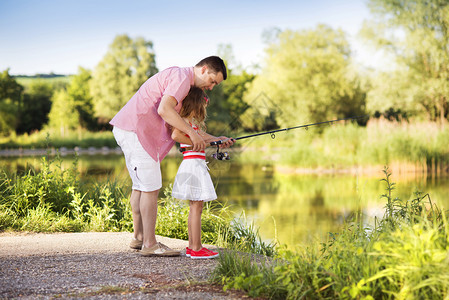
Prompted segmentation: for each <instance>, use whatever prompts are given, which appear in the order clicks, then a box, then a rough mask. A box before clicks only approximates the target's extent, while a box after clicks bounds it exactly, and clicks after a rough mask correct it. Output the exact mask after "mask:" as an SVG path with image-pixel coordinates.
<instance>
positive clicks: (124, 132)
mask: <svg viewBox="0 0 449 300" xmlns="http://www.w3.org/2000/svg"><path fill="white" fill-rule="evenodd" d="M226 77H227V72H226V66H225V64H224V62H223V60H222V59H221V58H219V57H217V56H209V57H207V58H205V59H203V60H201V61H200V62H199V63H197V64H196V65H195V66H194V67H187V68H179V67H172V68H168V69H165V70H163V71H161V72H159V73H157V74H155V75H154V76H152V77H150V78H149V79H148V80H147V81H146V82H145V83H144V84H143V85H142V86H141V87H140V88H139V90H138V91H137V92H136V94H135V95H134V96H133V97H132V98H131V99H130V100H129V101H128V103H127V104H126V105H125V106H124V107H123V108H122V109H121V110H120V111H119V112H118V113H117V115H116V116H115V117H114V118H113V119H112V120H111V122H110V124H111V125H113V126H114V129H113V133H114V137H115V139H116V140H117V143H118V145H119V146H120V148H121V149H122V151H123V153H124V155H125V160H126V166H127V168H128V171H129V175H130V177H131V180H132V182H133V186H132V192H131V199H130V201H131V208H132V215H133V225H134V238H133V240H132V241H131V244H130V247H131V248H133V249H141V251H140V253H141V254H142V255H143V256H178V255H180V252H179V251H175V250H173V249H170V248H169V247H167V246H165V245H163V244H161V243H158V242H157V241H156V235H155V227H156V218H157V199H158V194H159V189H160V188H161V187H162V176H161V170H160V161H161V160H162V159H164V157H165V156H166V155H167V153H168V152H169V151H170V149H171V148H172V146H173V145H174V143H175V142H174V141H173V140H172V138H171V133H172V127H174V128H177V129H179V130H180V131H182V132H184V133H186V134H187V135H188V136H189V138H190V140H191V144H192V145H193V150H194V151H202V150H204V149H205V147H206V142H205V141H204V140H203V138H202V137H201V136H200V135H198V133H196V132H195V130H193V129H192V127H191V126H190V125H189V124H187V123H186V122H185V121H184V120H183V119H182V118H181V117H180V116H179V111H180V109H181V106H182V100H183V99H184V98H185V96H186V95H187V93H188V92H189V90H190V87H191V86H195V87H199V88H201V89H203V90H205V89H207V90H212V88H213V87H214V86H216V85H218V84H220V83H221V82H222V81H223V80H225V79H226ZM217 140H224V141H225V142H224V144H223V146H224V147H228V146H230V145H232V144H233V141H232V140H230V139H227V138H226V137H217Z"/></svg>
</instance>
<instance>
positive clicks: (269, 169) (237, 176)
mask: <svg viewBox="0 0 449 300" xmlns="http://www.w3.org/2000/svg"><path fill="white" fill-rule="evenodd" d="M181 159H182V158H181V157H180V156H179V155H178V156H174V157H167V158H166V159H165V160H164V161H163V162H162V176H163V185H164V187H165V186H167V185H169V184H170V183H172V182H173V180H174V178H175V175H176V172H177V169H178V166H179V164H180V162H181ZM40 161H41V158H40V157H21V158H12V157H8V158H0V167H3V168H6V169H8V170H9V171H12V172H19V173H20V172H23V171H24V170H25V169H26V165H27V164H30V165H33V166H35V167H38V166H39V164H40ZM73 162H74V157H73V156H72V157H70V156H66V157H62V158H61V165H62V166H63V168H69V167H71V166H72V164H73ZM77 167H78V170H79V172H80V174H81V175H82V178H83V180H85V181H89V180H96V181H97V182H101V181H104V180H115V179H117V180H119V181H121V182H122V183H123V184H125V185H128V188H130V184H131V182H130V179H129V177H128V174H127V169H126V166H125V161H124V158H123V157H122V156H121V155H86V156H80V157H79V159H78V164H77ZM209 168H210V173H211V176H212V180H213V182H214V184H215V186H216V189H217V195H218V201H221V202H224V203H227V204H228V205H231V206H232V208H233V211H234V212H235V214H236V216H238V215H240V213H241V212H242V211H243V210H244V211H245V214H246V216H247V218H248V220H249V221H254V222H255V223H256V225H257V226H259V227H260V233H261V234H262V237H263V238H264V239H266V240H268V241H270V240H272V239H274V238H275V237H276V238H277V239H278V240H279V241H280V242H281V243H284V244H288V245H289V246H294V245H297V244H300V243H304V242H308V241H310V240H312V239H313V240H315V239H322V238H324V237H325V236H326V235H327V234H328V233H329V232H335V231H337V230H338V229H339V227H340V226H341V225H342V224H343V222H344V220H345V218H347V217H348V216H350V215H351V214H354V213H355V212H357V211H362V212H363V214H364V216H365V219H366V220H365V221H366V222H372V220H373V218H374V217H375V216H377V217H381V216H382V215H383V211H384V210H383V207H384V205H385V199H382V198H381V197H380V196H381V195H382V194H384V193H385V183H384V182H381V181H380V179H382V178H383V176H382V173H381V170H379V173H378V174H375V175H372V176H366V175H363V176H362V175H350V174H345V175H341V174H340V175H335V174H322V175H317V174H305V175H303V174H301V175H298V174H282V173H279V172H276V169H275V167H273V166H272V165H267V164H249V163H245V164H243V163H238V162H237V161H215V160H213V161H211V162H210V163H209ZM391 171H392V173H393V175H392V177H391V180H392V181H393V182H396V184H397V185H396V190H395V191H394V197H399V198H400V199H402V200H409V199H413V198H414V194H413V193H414V191H417V190H418V191H423V192H426V193H429V194H430V196H431V199H432V201H433V202H435V203H437V204H438V205H440V206H442V207H446V208H447V207H449V199H448V196H447V194H448V191H449V180H448V178H447V177H431V178H428V177H426V176H423V175H422V174H421V175H420V174H413V175H410V174H400V173H399V174H396V173H395V170H394V169H392V170H391ZM404 175H407V176H404Z"/></svg>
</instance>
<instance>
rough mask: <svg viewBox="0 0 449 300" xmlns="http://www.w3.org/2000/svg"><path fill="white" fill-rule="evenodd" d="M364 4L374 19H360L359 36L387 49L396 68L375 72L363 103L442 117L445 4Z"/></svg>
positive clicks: (447, 48) (447, 40)
mask: <svg viewBox="0 0 449 300" xmlns="http://www.w3.org/2000/svg"><path fill="white" fill-rule="evenodd" d="M368 5H369V7H370V9H371V12H372V13H373V15H374V17H375V18H374V19H373V20H371V21H370V22H366V23H365V25H364V28H363V31H362V34H363V35H364V36H365V37H366V38H367V39H368V40H370V41H372V42H374V44H375V45H376V46H377V47H378V48H379V49H382V50H384V51H387V52H390V53H392V54H393V55H394V57H396V63H397V65H398V69H397V70H396V71H393V72H388V73H386V74H381V75H378V74H377V75H376V76H377V77H378V78H374V82H373V83H374V84H373V91H372V92H371V93H370V104H369V107H370V108H371V109H372V110H381V111H382V110H386V109H388V108H393V109H396V110H404V111H407V112H408V114H409V115H412V116H413V115H415V116H421V117H422V118H425V119H427V120H431V121H436V120H440V121H446V120H447V118H448V109H449V106H448V97H449V2H448V1H447V0H407V1H403V0H370V1H369V3H368ZM379 78H384V79H386V80H378V79H379ZM385 91H387V92H385ZM380 99H382V101H380Z"/></svg>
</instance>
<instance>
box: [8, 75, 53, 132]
mask: <svg viewBox="0 0 449 300" xmlns="http://www.w3.org/2000/svg"><path fill="white" fill-rule="evenodd" d="M52 95H53V87H52V85H51V84H49V83H46V82H44V81H42V80H33V81H32V83H31V84H30V85H29V86H28V87H27V88H26V90H25V94H24V96H23V104H22V108H21V112H20V121H19V124H18V126H17V130H16V131H17V133H25V132H27V133H31V132H32V131H34V130H40V129H42V126H43V125H44V124H47V122H48V113H49V112H50V109H51V97H52Z"/></svg>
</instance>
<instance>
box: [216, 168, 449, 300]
mask: <svg viewBox="0 0 449 300" xmlns="http://www.w3.org/2000/svg"><path fill="white" fill-rule="evenodd" d="M384 174H385V178H384V182H385V183H386V193H385V194H384V195H383V197H384V198H385V199H386V202H387V203H386V206H385V215H384V217H383V218H382V219H381V220H378V222H376V223H375V225H374V226H372V227H370V226H368V225H365V224H363V222H362V221H361V220H362V219H363V218H362V217H361V215H360V214H358V215H355V216H354V217H353V218H352V219H351V220H348V222H347V223H346V225H345V226H344V228H343V229H342V230H341V231H339V232H337V233H333V234H330V235H329V239H328V240H327V241H326V242H325V243H323V244H321V245H320V244H318V243H315V244H311V245H309V246H307V247H303V248H298V249H297V250H296V251H291V250H285V249H280V251H279V255H278V256H276V257H275V259H273V260H265V261H263V262H262V263H261V262H257V261H254V260H253V259H252V258H251V257H239V256H237V255H236V254H235V253H227V254H226V255H222V256H221V257H220V259H219V265H218V267H217V269H216V270H215V273H214V280H215V281H216V282H219V283H222V284H224V288H225V289H227V288H236V289H242V290H245V291H247V292H248V293H249V294H250V295H251V296H264V297H267V298H270V299H448V297H449V268H447V266H448V263H449V226H448V223H447V219H446V216H447V215H446V213H443V212H442V211H441V210H440V209H438V208H437V207H436V206H435V205H434V204H433V203H432V201H431V198H430V196H429V195H422V194H417V195H416V198H415V199H413V200H409V201H401V200H400V199H397V198H393V195H394V193H393V191H394V184H393V183H392V182H391V181H390V175H391V173H390V172H389V169H387V168H386V169H384Z"/></svg>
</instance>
